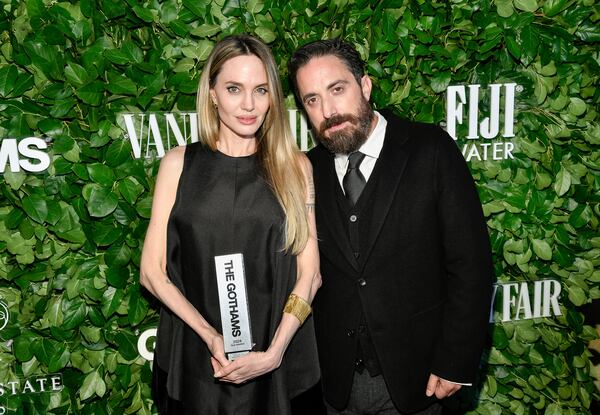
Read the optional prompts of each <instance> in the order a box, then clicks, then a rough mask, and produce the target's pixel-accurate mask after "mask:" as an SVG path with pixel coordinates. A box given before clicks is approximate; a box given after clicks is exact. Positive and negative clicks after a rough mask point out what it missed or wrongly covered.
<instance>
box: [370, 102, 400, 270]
mask: <svg viewBox="0 0 600 415" xmlns="http://www.w3.org/2000/svg"><path fill="white" fill-rule="evenodd" d="M385 117H386V120H387V121H388V125H387V128H386V132H385V141H384V143H383V148H382V149H381V153H380V155H379V158H378V159H377V163H376V164H375V168H374V169H373V173H371V177H370V178H369V182H371V181H372V180H373V183H372V184H373V185H374V186H373V188H372V189H369V190H370V191H373V192H374V193H375V195H374V196H375V198H374V203H373V207H372V208H371V215H372V219H371V223H370V227H371V229H370V230H369V232H368V233H367V234H368V240H367V243H366V244H364V245H363V246H364V247H365V252H363V254H364V256H363V257H362V261H361V264H362V266H363V267H364V265H365V264H366V263H367V261H368V259H369V256H370V255H371V252H372V250H373V246H374V245H375V241H376V240H377V237H378V236H379V233H380V232H381V228H382V227H383V224H384V223H385V220H386V216H387V214H388V212H389V210H390V208H391V207H392V202H393V201H394V198H395V197H396V193H397V191H398V185H399V183H400V179H401V178H402V174H403V172H404V169H405V167H406V162H407V161H408V150H407V148H406V146H404V143H405V142H406V141H407V140H408V138H409V137H408V131H406V129H405V128H403V127H404V125H403V123H402V122H401V121H400V120H399V119H398V118H396V117H395V116H394V115H392V114H385ZM369 182H368V183H367V184H369ZM365 190H366V189H365ZM361 196H362V195H361ZM365 196H366V195H365ZM369 199H370V198H369Z"/></svg>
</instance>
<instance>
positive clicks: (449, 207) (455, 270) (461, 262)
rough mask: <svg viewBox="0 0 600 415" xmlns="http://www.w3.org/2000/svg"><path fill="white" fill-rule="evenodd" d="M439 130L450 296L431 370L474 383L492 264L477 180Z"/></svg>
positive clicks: (439, 186) (438, 180)
mask: <svg viewBox="0 0 600 415" xmlns="http://www.w3.org/2000/svg"><path fill="white" fill-rule="evenodd" d="M436 129H437V130H438V131H437V133H436V135H437V136H438V139H437V140H436V141H437V149H436V162H435V166H436V169H435V173H434V174H435V177H434V183H435V188H436V191H437V201H438V203H437V215H438V221H439V222H438V223H439V224H440V232H441V240H442V247H443V254H444V265H445V271H446V275H447V280H446V288H447V290H446V292H447V298H446V302H445V306H444V313H443V324H442V332H441V333H440V336H439V338H438V339H439V340H438V342H437V344H436V348H435V352H434V358H433V362H432V369H431V372H432V373H433V374H435V375H437V376H439V377H441V378H443V379H446V380H448V381H452V382H456V383H473V382H474V380H475V375H476V373H477V369H478V367H479V362H480V359H481V353H482V350H483V346H484V343H485V339H486V336H487V332H488V319H489V310H490V306H491V294H492V284H493V279H494V269H493V265H492V254H491V249H490V242H489V235H488V232H487V226H486V223H485V219H484V216H483V211H482V208H481V202H480V200H479V196H478V194H477V190H476V188H475V183H474V181H473V178H472V176H471V173H470V171H469V168H468V166H467V163H466V161H465V159H464V157H463V156H462V154H461V153H460V151H459V149H458V146H457V145H456V144H455V143H454V141H453V140H452V138H451V137H450V136H449V135H448V134H447V133H446V132H444V131H443V130H441V129H439V128H437V127H436Z"/></svg>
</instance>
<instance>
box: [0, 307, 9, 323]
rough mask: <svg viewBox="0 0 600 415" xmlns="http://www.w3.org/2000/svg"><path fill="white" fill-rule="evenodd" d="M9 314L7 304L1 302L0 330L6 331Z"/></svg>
mask: <svg viewBox="0 0 600 415" xmlns="http://www.w3.org/2000/svg"><path fill="white" fill-rule="evenodd" d="M8 319H9V314H8V307H7V306H6V303H5V302H4V301H2V300H0V330H2V329H4V327H6V325H7V324H8Z"/></svg>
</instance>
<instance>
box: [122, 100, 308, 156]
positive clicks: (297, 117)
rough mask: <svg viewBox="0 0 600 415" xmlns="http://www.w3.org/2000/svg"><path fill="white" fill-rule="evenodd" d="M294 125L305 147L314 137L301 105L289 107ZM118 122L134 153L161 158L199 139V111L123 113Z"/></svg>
mask: <svg viewBox="0 0 600 415" xmlns="http://www.w3.org/2000/svg"><path fill="white" fill-rule="evenodd" d="M288 116H289V122H290V128H291V130H292V133H293V134H294V138H296V142H297V143H298V146H299V147H300V149H301V150H302V151H306V150H308V146H309V142H310V138H309V128H308V125H307V123H306V119H305V118H304V116H302V114H301V113H300V112H299V111H298V110H297V109H288ZM117 122H118V124H119V125H120V126H121V128H123V130H124V131H126V134H125V137H124V138H125V139H126V140H129V142H130V143H131V149H132V151H133V157H134V158H136V159H139V158H152V157H158V158H161V157H163V156H164V155H165V152H167V151H169V150H170V149H171V148H173V147H177V146H181V145H185V144H188V143H195V142H196V141H198V117H197V116H196V113H195V112H177V113H176V112H152V113H142V112H140V113H121V114H119V116H118V121H117Z"/></svg>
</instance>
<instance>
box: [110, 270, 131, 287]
mask: <svg viewBox="0 0 600 415" xmlns="http://www.w3.org/2000/svg"><path fill="white" fill-rule="evenodd" d="M128 280H129V269H128V268H123V267H114V268H113V267H111V268H108V269H107V270H106V281H107V282H108V283H109V284H110V285H112V286H113V287H116V288H125V287H126V286H127V282H128Z"/></svg>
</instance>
